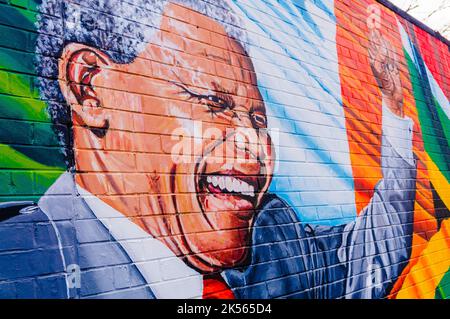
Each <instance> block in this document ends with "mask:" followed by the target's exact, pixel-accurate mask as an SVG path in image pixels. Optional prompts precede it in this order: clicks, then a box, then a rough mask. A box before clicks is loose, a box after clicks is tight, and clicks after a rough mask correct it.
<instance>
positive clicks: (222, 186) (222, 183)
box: [219, 176, 225, 190]
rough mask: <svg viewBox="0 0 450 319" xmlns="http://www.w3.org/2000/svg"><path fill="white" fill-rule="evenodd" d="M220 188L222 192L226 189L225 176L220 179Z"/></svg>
mask: <svg viewBox="0 0 450 319" xmlns="http://www.w3.org/2000/svg"><path fill="white" fill-rule="evenodd" d="M219 187H220V189H222V190H223V189H224V188H225V178H223V176H220V177H219Z"/></svg>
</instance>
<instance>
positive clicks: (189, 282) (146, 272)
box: [76, 185, 203, 299]
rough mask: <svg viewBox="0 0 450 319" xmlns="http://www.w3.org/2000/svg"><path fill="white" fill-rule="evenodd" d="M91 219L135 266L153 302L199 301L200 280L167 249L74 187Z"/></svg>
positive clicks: (120, 214)
mask: <svg viewBox="0 0 450 319" xmlns="http://www.w3.org/2000/svg"><path fill="white" fill-rule="evenodd" d="M76 188H77V190H78V193H79V194H80V196H81V197H82V198H83V199H84V201H85V202H86V204H87V205H88V206H89V208H90V209H91V210H92V212H93V213H94V215H95V216H96V217H97V218H98V219H99V220H100V221H101V223H102V224H103V225H104V226H105V227H106V228H107V229H108V231H109V232H110V234H111V235H112V236H113V238H114V239H115V240H116V241H117V242H118V243H119V244H120V245H121V246H122V247H123V249H124V250H125V252H126V253H127V254H128V256H129V258H130V259H131V261H132V262H133V264H135V265H136V267H137V268H138V270H139V271H140V273H141V274H142V276H143V277H144V279H145V280H146V282H147V283H148V284H149V286H150V288H151V290H152V292H153V294H154V295H155V297H156V298H171V299H188V298H201V297H202V293H203V276H202V275H201V274H199V273H198V272H196V271H195V270H194V269H192V268H190V267H189V266H187V265H186V264H185V263H184V262H183V261H182V260H181V259H180V258H178V257H177V256H176V255H175V254H174V253H173V252H172V251H171V250H170V249H169V248H168V247H167V246H165V245H164V244H163V243H162V242H160V241H159V240H157V239H155V238H153V237H152V236H151V235H150V234H148V233H147V232H145V231H144V230H143V229H142V228H140V227H139V226H138V225H136V224H135V223H134V222H132V221H131V220H130V219H128V218H127V217H125V216H124V215H123V214H122V213H120V212H118V211H117V210H115V209H114V208H112V207H111V206H109V205H108V204H106V203H105V202H103V201H102V200H100V199H99V198H97V197H96V196H94V195H92V194H91V193H89V192H88V191H87V190H85V189H83V188H82V187H80V186H79V185H76Z"/></svg>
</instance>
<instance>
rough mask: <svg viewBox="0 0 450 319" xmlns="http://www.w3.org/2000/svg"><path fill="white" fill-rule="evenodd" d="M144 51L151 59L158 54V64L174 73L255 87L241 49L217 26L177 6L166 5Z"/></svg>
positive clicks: (210, 20) (250, 66)
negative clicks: (184, 71) (153, 34)
mask: <svg viewBox="0 0 450 319" xmlns="http://www.w3.org/2000/svg"><path fill="white" fill-rule="evenodd" d="M155 46H156V47H155ZM146 51H147V52H148V53H150V54H151V56H153V57H154V56H155V53H156V52H155V51H158V52H157V54H156V55H157V56H158V57H159V58H160V59H161V60H162V61H161V62H164V63H166V64H168V65H173V66H174V68H173V70H172V71H173V73H177V69H178V68H179V69H184V70H191V71H192V73H196V74H197V75H200V74H210V75H215V76H220V77H221V78H224V79H228V80H231V81H235V82H239V83H246V84H250V85H256V76H255V73H254V68H253V64H252V62H251V59H250V58H249V57H248V55H247V54H246V52H245V50H244V48H243V47H242V45H241V44H240V43H239V42H238V41H236V40H235V39H233V38H232V37H230V36H229V35H228V34H227V32H226V31H225V28H224V27H223V26H222V25H221V24H220V23H219V22H217V21H215V20H214V19H212V18H210V17H207V16H205V15H203V14H202V13H199V12H197V11H194V10H192V9H190V8H187V7H184V6H181V5H179V4H175V3H168V4H167V5H166V7H165V8H164V11H163V16H162V19H161V24H160V29H159V31H157V32H156V34H155V36H154V38H153V40H152V41H151V43H150V44H149V46H148V48H147V50H146ZM179 73H180V74H183V72H179Z"/></svg>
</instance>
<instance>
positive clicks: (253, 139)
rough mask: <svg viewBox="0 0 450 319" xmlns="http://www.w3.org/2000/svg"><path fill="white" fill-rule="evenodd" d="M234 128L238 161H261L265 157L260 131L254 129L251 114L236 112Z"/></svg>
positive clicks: (233, 119)
mask: <svg viewBox="0 0 450 319" xmlns="http://www.w3.org/2000/svg"><path fill="white" fill-rule="evenodd" d="M234 114H235V115H234V116H233V118H232V126H233V130H234V131H235V134H234V144H235V149H236V157H237V159H238V160H246V161H250V160H253V161H255V160H256V161H258V162H259V161H261V159H262V158H264V157H265V155H266V154H265V150H264V145H262V144H261V137H260V134H261V132H259V130H258V129H257V128H255V127H254V125H253V123H252V120H251V117H250V114H248V113H247V112H245V113H244V112H238V111H234Z"/></svg>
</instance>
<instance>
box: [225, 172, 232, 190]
mask: <svg viewBox="0 0 450 319" xmlns="http://www.w3.org/2000/svg"><path fill="white" fill-rule="evenodd" d="M225 187H226V189H227V191H229V192H232V191H233V190H234V189H233V178H232V177H229V176H228V177H226V178H225Z"/></svg>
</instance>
